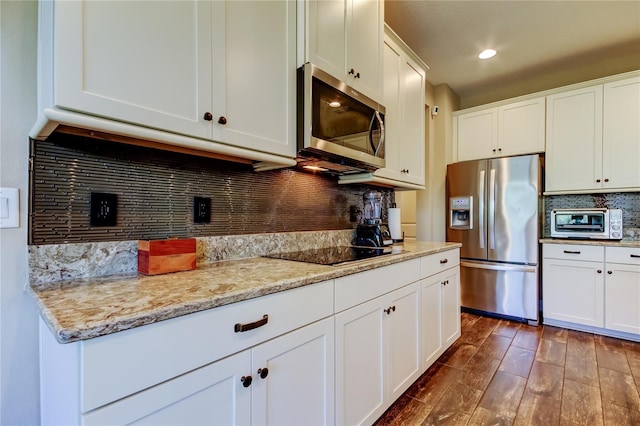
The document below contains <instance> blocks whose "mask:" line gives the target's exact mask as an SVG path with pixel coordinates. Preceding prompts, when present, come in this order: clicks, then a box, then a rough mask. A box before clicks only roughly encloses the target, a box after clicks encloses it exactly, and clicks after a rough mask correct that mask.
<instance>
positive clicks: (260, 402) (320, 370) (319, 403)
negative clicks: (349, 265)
mask: <svg viewBox="0 0 640 426" xmlns="http://www.w3.org/2000/svg"><path fill="white" fill-rule="evenodd" d="M333 354H334V329H333V318H327V319H324V320H322V321H319V322H317V323H314V324H311V325H308V326H306V327H304V328H301V329H299V330H296V331H293V332H291V333H288V334H285V335H284V336H281V337H279V338H277V339H274V340H271V341H269V342H267V343H263V344H261V345H259V346H257V347H256V348H254V349H253V374H254V377H255V379H254V384H253V385H252V392H253V394H252V395H253V401H252V423H253V424H257V425H329V424H333V423H334V393H333V389H334V357H333ZM259 369H262V371H261V372H262V373H263V374H262V375H264V378H263V377H262V375H261V374H260V373H258V371H259ZM264 369H267V372H266V373H265V370H264Z"/></svg>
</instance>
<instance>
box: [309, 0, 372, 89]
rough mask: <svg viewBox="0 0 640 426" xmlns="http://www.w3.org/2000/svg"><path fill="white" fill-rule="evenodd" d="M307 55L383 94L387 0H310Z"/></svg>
mask: <svg viewBox="0 0 640 426" xmlns="http://www.w3.org/2000/svg"><path fill="white" fill-rule="evenodd" d="M304 4H305V8H306V12H305V24H306V25H305V26H304V29H303V30H302V31H303V33H304V40H305V52H304V59H303V61H301V62H311V63H313V64H314V65H317V66H318V67H319V68H320V69H322V70H323V71H325V72H328V73H329V74H331V75H332V76H334V77H335V78H337V79H339V80H342V81H344V82H346V83H347V84H348V85H349V86H351V87H353V88H354V89H356V90H359V91H360V92H362V93H364V94H365V95H367V96H368V97H370V98H371V99H374V100H377V101H379V100H380V99H381V98H382V40H383V28H384V27H383V25H384V1H383V0H306V1H305V2H304Z"/></svg>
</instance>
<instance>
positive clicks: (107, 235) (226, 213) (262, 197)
mask: <svg viewBox="0 0 640 426" xmlns="http://www.w3.org/2000/svg"><path fill="white" fill-rule="evenodd" d="M31 156H32V158H31V161H32V175H31V206H30V220H31V224H30V244H64V243H79V242H100V241H125V240H136V239H160V238H167V237H205V236H224V235H242V234H259V233H272V232H297V231H320V230H338V229H353V228H355V227H356V225H357V223H358V220H359V212H361V211H362V195H363V193H364V192H365V191H366V190H368V189H370V188H369V187H368V186H366V185H349V186H344V185H338V183H337V178H336V177H332V176H326V175H320V174H318V175H314V174H309V173H306V172H302V171H299V170H297V169H280V170H273V171H267V172H257V173H256V172H254V171H253V169H252V167H251V166H250V165H246V164H236V163H231V162H227V161H220V160H215V159H210V158H204V157H198V156H192V155H187V154H177V153H173V152H168V151H162V150H157V149H152V148H145V147H138V146H132V145H125V144H119V143H113V142H105V141H100V140H95V139H90V138H84V137H78V136H70V135H65V134H56V135H52V137H50V138H49V139H48V140H47V141H36V142H34V143H33V149H32V153H31ZM377 190H378V191H380V192H381V193H382V194H383V206H389V205H390V203H392V202H393V197H394V193H393V191H392V190H390V189H381V188H377ZM91 192H103V193H112V194H116V195H117V198H118V201H117V203H118V205H117V209H118V210H117V223H116V226H111V227H102V226H91V225H90V222H89V209H90V197H91ZM194 196H199V197H210V198H211V204H212V208H211V223H204V224H202V223H194V221H193V197H194ZM384 212H385V214H386V209H384ZM354 219H355V220H354Z"/></svg>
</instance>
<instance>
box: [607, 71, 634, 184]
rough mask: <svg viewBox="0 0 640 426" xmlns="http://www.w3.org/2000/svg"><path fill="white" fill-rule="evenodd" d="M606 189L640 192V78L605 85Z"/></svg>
mask: <svg viewBox="0 0 640 426" xmlns="http://www.w3.org/2000/svg"><path fill="white" fill-rule="evenodd" d="M602 127H603V129H602V131H603V141H602V146H603V152H602V177H603V185H602V186H603V188H640V78H631V79H627V80H622V81H616V82H614V83H608V84H605V85H604V111H603V123H602Z"/></svg>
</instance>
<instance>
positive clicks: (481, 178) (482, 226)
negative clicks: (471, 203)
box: [478, 170, 485, 249]
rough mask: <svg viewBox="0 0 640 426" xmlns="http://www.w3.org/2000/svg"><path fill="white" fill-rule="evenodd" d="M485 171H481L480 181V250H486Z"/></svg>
mask: <svg viewBox="0 0 640 426" xmlns="http://www.w3.org/2000/svg"><path fill="white" fill-rule="evenodd" d="M484 183H485V182H484V170H480V178H479V179H478V192H479V197H478V199H479V200H478V236H479V240H480V241H479V244H480V248H481V249H483V248H484V235H485V234H484Z"/></svg>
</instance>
